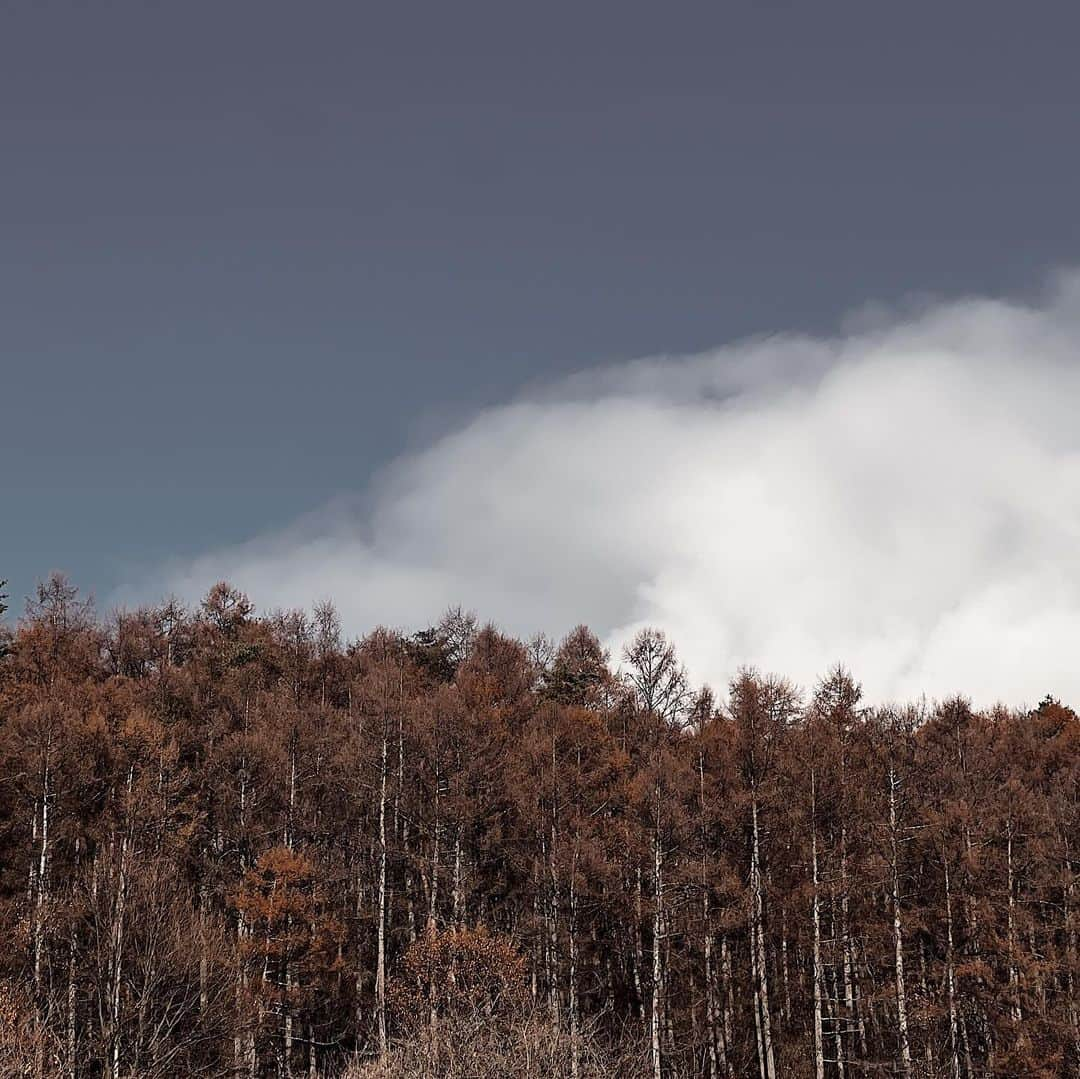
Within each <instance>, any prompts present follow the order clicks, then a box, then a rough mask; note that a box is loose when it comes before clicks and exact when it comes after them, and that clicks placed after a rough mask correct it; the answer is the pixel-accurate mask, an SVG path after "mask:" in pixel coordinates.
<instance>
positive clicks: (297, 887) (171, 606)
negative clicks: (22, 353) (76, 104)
mask: <svg viewBox="0 0 1080 1079" xmlns="http://www.w3.org/2000/svg"><path fill="white" fill-rule="evenodd" d="M0 654H2V656H3V658H2V659H0V925H2V927H3V941H4V943H5V947H4V949H3V953H2V955H0V977H2V978H3V984H2V985H0V1072H2V1074H4V1075H9V1074H10V1075H19V1074H25V1075H41V1076H45V1075H48V1076H53V1075H58V1076H68V1077H71V1079H82V1077H90V1076H94V1077H96V1076H108V1077H110V1079H121V1077H166V1076H169V1077H171V1076H237V1077H239V1076H248V1077H259V1076H295V1077H299V1076H303V1075H307V1076H340V1075H342V1074H343V1073H344V1072H345V1071H346V1070H347V1069H348V1070H349V1073H350V1074H352V1075H363V1074H370V1075H380V1076H381V1075H402V1076H404V1075H408V1074H412V1075H420V1074H425V1075H426V1074H431V1075H436V1074H439V1073H440V1071H441V1073H442V1074H451V1073H452V1068H451V1065H450V1064H449V1063H447V1064H445V1065H433V1064H430V1061H431V1060H436V1059H442V1058H440V1057H439V1056H438V1054H439V1053H444V1054H450V1055H453V1053H454V1052H457V1053H459V1055H460V1053H462V1052H464V1051H465V1050H464V1047H463V1042H462V1040H461V1039H464V1038H465V1037H466V1036H465V1035H464V1034H461V1033H460V1032H461V1031H462V1030H465V1029H469V1030H471V1031H472V1033H471V1034H470V1035H468V1037H470V1038H472V1037H475V1038H478V1039H481V1040H480V1041H478V1042H477V1043H476V1044H477V1045H478V1046H479V1048H477V1049H475V1058H476V1059H477V1060H480V1059H483V1060H488V1061H491V1060H493V1059H495V1057H496V1055H497V1054H496V1050H495V1048H494V1046H495V1044H496V1042H498V1041H499V1039H503V1041H502V1043H501V1044H503V1045H504V1048H505V1047H506V1046H510V1049H508V1050H506V1059H507V1060H514V1061H516V1065H515V1067H514V1071H515V1074H520V1075H522V1076H525V1075H540V1074H541V1071H540V1070H535V1069H537V1068H539V1065H537V1064H536V1060H537V1059H539V1057H540V1055H542V1054H541V1053H540V1049H539V1048H537V1047H542V1048H543V1053H546V1054H547V1055H548V1056H547V1057H545V1059H548V1058H550V1059H551V1060H552V1061H555V1063H552V1064H551V1065H550V1067H549V1070H548V1071H546V1072H544V1073H543V1074H551V1075H571V1076H574V1075H577V1076H579V1077H581V1079H584V1077H586V1076H593V1075H600V1074H622V1075H633V1074H643V1075H646V1076H649V1075H653V1076H659V1077H668V1076H671V1077H675V1076H687V1077H689V1076H709V1077H714V1079H721V1077H723V1079H741V1077H745V1076H759V1077H760V1079H778V1077H799V1076H808V1077H809V1076H813V1077H815V1079H823V1077H826V1076H827V1077H854V1076H866V1075H900V1076H908V1077H915V1076H949V1077H952V1079H961V1077H969V1076H1057V1075H1076V1074H1080V1013H1078V1001H1077V985H1076V981H1077V976H1078V974H1080V965H1078V956H1077V913H1076V906H1077V903H1078V901H1080V900H1078V896H1077V886H1076V877H1077V869H1078V861H1077V859H1078V850H1080V812H1078V811H1080V790H1078V785H1077V778H1078V774H1080V772H1078V769H1080V763H1078V753H1077V749H1078V745H1080V737H1078V736H1080V723H1078V720H1077V716H1076V715H1075V714H1074V713H1073V712H1072V711H1071V710H1070V709H1069V708H1067V707H1065V706H1063V705H1061V704H1059V703H1058V702H1057V701H1055V700H1052V699H1051V698H1047V699H1046V700H1044V701H1043V702H1042V704H1041V705H1039V707H1038V708H1036V709H1034V710H1031V711H1013V710H1007V709H1005V708H998V709H994V710H992V711H989V712H977V711H974V710H973V709H972V707H971V706H970V704H969V703H968V701H967V700H965V699H964V698H962V697H957V698H955V699H952V700H948V701H944V702H941V703H938V704H935V705H932V706H930V705H925V704H920V705H916V706H911V707H903V708H894V707H890V708H869V707H866V706H865V705H864V702H863V701H862V700H861V695H860V689H859V686H858V684H857V682H856V681H855V680H854V679H853V678H852V676H851V675H849V674H848V673H847V672H845V671H844V670H843V669H840V668H837V669H836V670H834V671H832V672H828V673H826V674H825V676H824V677H823V679H822V681H821V682H820V683H819V684H818V685H817V686H815V687H811V688H810V689H809V690H808V691H807V692H806V693H800V692H799V691H798V690H797V689H796V688H794V687H793V686H792V685H790V684H789V683H788V682H786V681H784V680H783V679H781V678H777V677H772V676H764V675H761V674H758V673H756V672H754V671H750V670H747V671H742V672H740V673H739V674H737V676H736V677H735V678H734V680H733V681H732V683H731V685H730V686H729V687H728V688H727V691H726V693H725V695H724V697H723V699H719V698H714V697H713V695H712V694H711V693H710V692H708V691H707V690H706V691H697V692H695V691H693V690H692V689H691V687H690V685H689V683H688V681H687V677H686V674H685V672H684V670H683V668H682V667H681V665H680V663H679V661H678V659H677V656H676V654H675V651H674V649H673V647H672V645H671V644H670V643H669V642H668V641H667V640H666V639H665V638H664V636H663V635H662V634H660V633H658V632H649V631H647V632H643V633H642V634H640V635H639V636H638V638H637V639H636V640H635V641H634V642H633V644H632V645H631V646H630V647H629V648H628V649H627V650H626V653H625V654H624V655H622V656H620V657H617V660H616V661H613V660H612V658H611V657H609V656H607V655H606V654H605V653H604V651H603V649H602V648H601V646H600V644H599V642H598V641H597V639H596V637H595V636H593V635H592V634H591V633H590V632H589V631H588V630H587V629H585V628H579V629H577V630H575V631H574V632H573V633H571V634H570V635H569V636H568V637H567V638H566V639H565V640H564V641H562V642H561V643H559V644H558V645H557V646H551V645H550V644H548V643H547V642H546V641H544V640H543V639H537V640H534V641H532V642H529V643H527V644H525V643H522V642H519V641H517V640H513V639H510V638H508V637H506V636H504V635H502V634H500V633H499V632H498V631H497V630H495V629H494V628H491V627H479V626H478V625H477V624H476V622H475V620H474V619H473V618H471V617H470V616H468V615H465V614H463V613H462V612H460V611H457V612H451V613H450V614H448V615H447V617H446V618H444V619H443V621H442V622H441V623H440V624H439V625H438V626H436V627H434V628H432V629H429V630H426V631H424V632H421V633H417V634H415V635H411V636H409V635H404V634H401V633H396V632H390V631H387V630H382V629H379V630H375V631H374V632H372V633H371V634H370V635H369V636H367V637H365V638H363V639H362V640H358V641H355V642H351V643H347V644H345V643H343V642H342V640H341V635H340V630H339V624H338V620H337V616H336V614H335V612H334V610H333V608H332V607H331V606H330V605H328V604H325V605H322V606H319V607H316V608H315V610H314V612H313V614H311V615H308V614H305V613H302V612H298V611H292V612H284V613H278V614H274V615H272V616H268V617H256V615H255V614H254V612H253V608H252V606H251V604H250V602H249V601H248V599H247V598H246V597H245V596H244V595H242V594H241V593H240V592H238V591H236V590H235V589H233V588H230V587H229V586H227V585H224V584H222V585H217V586H215V588H214V589H212V591H211V592H210V593H209V595H208V596H207V598H206V600H205V601H204V602H203V604H202V605H201V607H200V608H198V609H197V610H193V611H188V610H185V609H184V608H183V607H181V606H180V605H179V604H177V603H175V602H170V603H166V604H163V605H161V606H158V607H154V608H148V609H144V610H138V611H134V612H129V613H120V614H116V615H114V616H111V617H109V618H107V619H104V620H102V619H98V618H97V617H96V616H95V615H94V613H93V611H92V609H91V607H90V605H89V604H88V603H85V602H83V601H82V600H81V599H80V598H79V596H78V594H77V592H76V591H75V590H74V589H73V588H71V587H70V586H69V585H68V584H67V583H66V582H65V581H64V580H63V579H62V578H59V577H55V578H53V579H52V580H50V581H49V582H48V583H47V584H45V585H43V586H42V587H41V588H40V589H39V591H38V594H37V597H36V599H35V600H34V601H33V602H32V603H30V604H28V606H27V610H26V613H25V615H24V616H23V617H22V619H21V620H20V621H19V622H18V624H17V625H16V627H15V628H14V629H13V631H11V632H10V633H8V634H7V635H6V636H3V637H0ZM616 663H617V669H616ZM470 1024H471V1026H470ZM439 1030H443V1031H448V1032H450V1034H449V1035H448V1037H449V1038H450V1039H451V1041H453V1044H450V1043H445V1042H444V1044H443V1045H442V1047H441V1048H439V1047H438V1046H437V1045H436V1042H437V1039H436V1038H435V1035H434V1033H433V1032H438V1031H439ZM454 1032H457V1033H454ZM504 1035H505V1037H504ZM454 1039H457V1040H456V1041H454ZM492 1039H494V1041H492ZM514 1039H519V1040H520V1045H519V1042H518V1041H515V1040H514ZM530 1039H531V1040H530ZM425 1046H426V1047H428V1048H426V1049H425V1048H423V1047H425ZM514 1046H519V1047H518V1048H517V1049H514V1048H513V1047H514ZM421 1049H423V1051H424V1052H429V1051H430V1058H429V1065H427V1066H425V1067H428V1070H426V1071H425V1070H424V1069H423V1068H422V1067H421V1064H420V1063H418V1062H417V1060H418V1058H417V1056H416V1054H417V1052H419V1051H420V1050H421ZM470 1051H472V1050H470ZM534 1056H535V1059H534ZM449 1059H450V1056H446V1060H449ZM395 1060H398V1061H399V1062H400V1063H399V1064H397V1065H395V1063H394V1062H395ZM410 1060H411V1061H413V1063H412V1064H409V1063H407V1062H408V1061H410ZM604 1061H607V1062H608V1063H607V1064H604V1063H603V1062H604ZM454 1067H457V1065H454ZM462 1067H463V1068H466V1070H462V1071H460V1072H453V1074H470V1075H473V1074H481V1072H479V1071H468V1070H467V1066H466V1065H462ZM530 1067H531V1068H533V1069H534V1070H532V1071H529V1070H527V1069H528V1068H530ZM395 1068H396V1069H397V1070H395ZM605 1068H608V1069H610V1070H609V1071H605V1070H604V1069H605ZM482 1074H485V1075H488V1074H490V1075H496V1074H502V1073H501V1072H499V1071H490V1070H489V1071H485V1072H483V1073H482Z"/></svg>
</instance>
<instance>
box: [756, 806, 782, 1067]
mask: <svg viewBox="0 0 1080 1079" xmlns="http://www.w3.org/2000/svg"><path fill="white" fill-rule="evenodd" d="M750 810H751V821H752V825H753V834H752V837H751V840H752V848H751V864H750V901H751V906H752V908H753V916H752V918H751V923H752V925H751V929H752V932H751V942H750V947H751V950H752V951H753V952H754V955H755V967H756V972H757V979H756V980H757V986H756V996H757V1000H756V1005H757V1007H756V1011H755V1014H756V1015H757V1016H758V1017H759V1022H760V1031H761V1033H760V1068H761V1077H762V1079H776V1058H775V1056H774V1054H773V1040H772V1018H771V1015H770V1011H769V968H768V955H767V953H766V950H765V888H764V883H763V881H762V872H761V835H760V829H759V825H758V804H757V798H756V797H755V798H754V799H753V801H752V802H751V805H750Z"/></svg>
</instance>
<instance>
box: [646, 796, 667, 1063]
mask: <svg viewBox="0 0 1080 1079" xmlns="http://www.w3.org/2000/svg"><path fill="white" fill-rule="evenodd" d="M653 881H654V885H655V892H656V902H655V904H654V908H653V957H652V959H653V961H652V975H653V977H652V983H653V984H652V1014H651V1023H650V1027H649V1034H650V1044H651V1047H652V1069H653V1079H660V1077H661V1061H660V1009H661V1006H662V1001H663V978H664V970H663V953H662V952H661V950H660V949H661V939H662V935H663V919H664V865H663V848H662V845H661V841H660V784H659V782H657V784H656V817H655V820H654V822H653Z"/></svg>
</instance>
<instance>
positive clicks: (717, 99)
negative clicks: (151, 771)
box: [0, 0, 1080, 606]
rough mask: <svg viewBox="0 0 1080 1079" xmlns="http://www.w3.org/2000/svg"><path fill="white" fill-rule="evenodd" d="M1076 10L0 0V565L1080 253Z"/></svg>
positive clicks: (285, 517)
mask: <svg viewBox="0 0 1080 1079" xmlns="http://www.w3.org/2000/svg"><path fill="white" fill-rule="evenodd" d="M1073 11H1075V9H1074V8H1072V7H1071V6H1067V5H1061V6H1054V7H1051V6H1050V5H1041V4H1032V5H1017V4H1014V3H1008V4H999V3H979V4H967V3H952V4H940V3H934V4H924V3H909V4H903V5H897V4H876V3H866V2H865V0H864V2H862V3H858V4H854V3H853V4H847V3H843V4H841V3H833V2H821V3H817V4H799V5H795V4H792V5H787V4H783V5H781V4H762V3H755V4H717V3H711V4H701V5H698V4H666V5H660V4H637V3H628V2H626V0H623V2H620V3H589V4H580V3H575V4H562V3H545V4H532V5H518V4H512V3H511V4H507V3H505V2H504V3H501V4H490V5H486V4H485V5H477V4H470V3H456V4H432V3H427V4H406V3H395V4H392V5H391V4H386V5H381V4H357V3H349V4H337V3H309V4H299V3H292V4H283V3H278V2H272V0H261V2H259V3H240V2H221V0H219V2H217V3H213V4H208V3H197V2H189V3H185V4H165V3H151V2H148V0H144V2H141V3H116V2H104V0H102V2H99V3H94V4H82V3H80V4H74V3H70V4H65V3H50V2H47V0H38V2H35V3H6V4H3V5H2V6H0V154H2V158H0V164H2V167H0V375H2V377H0V395H2V397H0V460H2V462H3V472H2V479H0V577H2V576H7V577H9V578H10V579H11V591H12V592H13V594H14V597H15V600H16V606H18V605H20V604H21V598H22V596H24V595H25V594H26V593H27V592H28V591H29V590H30V589H31V587H32V585H33V582H34V581H35V579H37V578H39V577H41V576H43V575H45V574H46V573H48V572H49V571H50V570H51V569H54V568H59V569H64V570H66V571H67V572H68V573H69V574H70V575H71V576H72V577H73V578H74V579H75V580H76V581H77V582H78V583H80V584H82V585H83V586H84V587H86V588H88V589H91V590H93V591H95V592H97V593H98V594H99V595H108V594H109V592H110V591H111V590H112V589H113V588H114V587H115V586H117V585H119V584H120V583H122V582H123V581H125V580H127V579H129V578H130V577H131V576H132V575H133V574H134V573H136V572H140V573H141V572H142V571H144V570H145V569H146V567H147V566H153V565H154V564H155V563H156V562H158V561H160V560H162V559H167V558H170V557H174V556H178V557H182V556H187V555H193V554H197V553H198V552H200V551H202V550H204V549H207V548H212V547H216V546H218V545H221V544H223V543H230V542H235V541H239V540H243V539H245V538H247V537H249V536H252V535H255V534H257V533H259V532H261V531H264V530H265V529H267V528H271V527H274V526H278V525H282V524H284V523H286V522H288V521H290V520H291V519H293V518H295V517H296V516H297V515H298V514H300V513H303V512H304V511H307V510H310V509H313V508H315V507H318V506H319V505H321V504H322V503H324V502H325V501H326V500H327V499H328V498H331V497H332V496H334V495H335V494H339V493H342V492H350V491H355V490H359V489H362V488H363V487H364V486H365V485H366V483H367V481H368V478H369V477H370V476H371V474H372V473H373V471H375V470H377V469H378V468H379V467H380V466H381V465H382V464H384V463H385V462H387V461H388V460H389V459H391V458H392V457H393V456H394V455H396V454H398V453H400V452H401V451H402V450H403V449H405V448H408V447H410V446H414V445H417V444H420V443H424V442H426V441H427V440H428V439H430V438H431V437H432V435H433V434H434V432H437V431H439V430H442V429H443V428H445V427H446V426H447V425H448V424H450V423H453V422H454V421H455V420H457V419H459V418H460V417H461V416H463V415H466V414H468V413H469V412H471V411H473V410H475V409H476V408H478V407H481V406H483V405H485V404H489V403H494V402H498V401H501V400H504V399H505V398H507V397H508V396H510V395H512V394H513V393H514V392H515V391H517V390H518V389H519V388H521V387H522V386H523V385H526V384H528V383H530V382H534V381H537V380H541V381H542V380H544V379H547V378H550V377H552V376H555V375H558V374H560V373H564V372H568V371H572V370H576V369H579V368H582V367H586V366H589V365H590V364H594V363H598V362H604V361H610V360H613V359H618V358H625V357H630V356H639V355H646V354H653V353H658V352H668V353H679V352H687V351H693V350H697V349H702V348H705V347H707V346H710V345H714V344H717V343H721V342H724V341H727V340H730V339H732V338H736V337H739V336H742V335H745V334H749V333H758V332H763V331H769V330H778V329H807V330H828V329H830V328H835V327H836V326H837V325H838V323H839V321H840V319H841V318H842V317H843V316H844V314H845V312H848V311H850V310H851V309H852V308H855V307H858V306H859V305H861V304H864V303H866V302H868V301H872V300H882V301H887V302H892V301H897V300H899V299H901V298H903V297H905V296H907V295H909V294H912V293H915V294H924V293H932V294H938V295H944V296H951V295H955V294H958V293H967V292H981V293H990V294H998V293H1012V294H1015V293H1017V292H1023V291H1026V290H1029V289H1032V288H1034V287H1035V286H1036V285H1038V284H1039V283H1040V281H1041V279H1042V277H1043V275H1044V273H1045V272H1046V271H1047V270H1048V269H1051V268H1053V267H1055V266H1059V265H1062V264H1070V263H1076V262H1080V225H1078V219H1077V212H1076V207H1077V191H1078V190H1080V137H1078V135H1080V132H1078V118H1080V112H1078V103H1080V68H1078V65H1077V64H1076V41H1077V39H1078V38H1077V34H1078V31H1080V16H1078V15H1075V14H1072V12H1073Z"/></svg>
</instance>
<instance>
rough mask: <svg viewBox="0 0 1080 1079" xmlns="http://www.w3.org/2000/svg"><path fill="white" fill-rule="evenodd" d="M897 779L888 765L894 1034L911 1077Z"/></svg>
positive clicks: (908, 1078) (903, 1071)
mask: <svg viewBox="0 0 1080 1079" xmlns="http://www.w3.org/2000/svg"><path fill="white" fill-rule="evenodd" d="M899 786H900V781H899V779H897V777H896V773H895V772H894V771H893V769H891V768H890V769H889V833H890V843H891V853H892V857H891V859H890V861H891V869H892V908H893V944H894V947H895V953H896V960H895V973H896V1034H897V1042H898V1045H899V1051H900V1072H901V1074H902V1075H903V1076H904V1077H905V1079H911V1042H910V1039H909V1037H908V1016H907V993H906V992H905V989H904V924H903V920H902V918H901V915H900V869H899V850H898V846H897V815H896V792H897V789H898V788H899Z"/></svg>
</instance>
